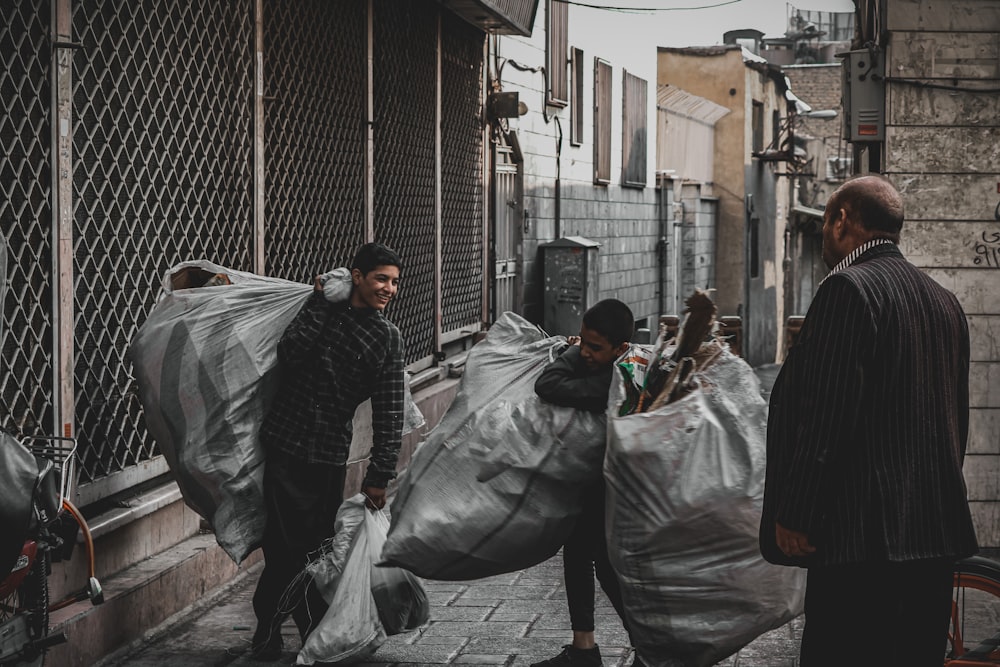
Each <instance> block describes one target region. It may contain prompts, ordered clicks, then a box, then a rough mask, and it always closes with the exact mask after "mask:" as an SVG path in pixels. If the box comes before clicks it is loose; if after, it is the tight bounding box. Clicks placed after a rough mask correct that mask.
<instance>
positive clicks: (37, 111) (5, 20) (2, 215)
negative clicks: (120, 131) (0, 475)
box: [0, 0, 55, 434]
mask: <svg viewBox="0 0 1000 667" xmlns="http://www.w3.org/2000/svg"><path fill="white" fill-rule="evenodd" d="M49 5H50V3H49V0H3V2H0V65H2V67H0V105H2V106H3V108H2V112H0V149H2V150H3V156H2V157H0V234H3V236H4V238H5V239H6V245H7V262H6V270H7V274H6V279H7V290H6V298H5V299H3V302H2V303H0V317H2V318H3V322H2V323H0V426H3V427H4V428H7V429H10V430H20V431H22V432H26V433H32V434H34V433H36V432H50V431H51V428H52V424H53V423H54V421H55V416H54V414H53V400H54V397H53V349H52V339H53V326H52V303H53V295H52V232H51V229H52V227H51V225H52V205H51V196H52V191H51V183H52V178H51V173H50V172H51V168H50V163H51V145H52V129H51V125H50V106H51V105H50V100H51V99H52V92H51V87H50V85H51V84H50V72H51V58H50V54H51V52H52V50H51V46H50V40H49V21H50V18H49Z"/></svg>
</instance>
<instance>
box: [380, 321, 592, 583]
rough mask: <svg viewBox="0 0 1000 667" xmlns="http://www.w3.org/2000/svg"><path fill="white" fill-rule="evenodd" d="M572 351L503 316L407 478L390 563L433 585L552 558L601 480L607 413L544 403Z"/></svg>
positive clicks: (474, 355) (476, 350)
mask: <svg viewBox="0 0 1000 667" xmlns="http://www.w3.org/2000/svg"><path fill="white" fill-rule="evenodd" d="M565 344H566V339H565V338H564V337H562V336H548V335H546V334H545V333H544V332H543V331H541V330H540V329H539V328H538V327H537V326H535V325H534V324H531V323H530V322H528V321H527V320H525V319H524V318H522V317H520V316H519V315H515V314H514V313H504V314H503V315H502V316H501V317H500V318H499V319H498V320H497V321H496V323H495V324H494V325H493V326H492V327H491V328H490V331H489V333H488V334H487V336H486V338H485V340H483V341H482V342H480V343H479V344H478V345H476V346H475V347H473V348H472V350H471V351H470V352H469V356H468V359H467V361H466V364H465V372H464V374H463V375H462V380H461V382H460V384H459V386H458V392H457V394H456V396H455V399H454V400H453V401H452V403H451V405H450V406H449V407H448V410H447V412H445V414H444V416H443V417H442V419H441V422H440V423H439V424H438V425H437V426H436V427H435V428H434V429H433V430H432V431H431V432H430V434H429V435H428V436H427V438H426V440H425V441H424V442H423V443H422V444H421V445H420V446H419V448H418V449H417V451H416V452H415V454H414V456H413V459H412V460H411V462H410V465H409V467H408V468H407V469H406V471H404V472H403V474H402V475H401V476H400V478H399V486H398V490H397V493H396V496H395V500H394V502H393V507H394V511H393V517H392V525H391V526H390V529H389V537H388V540H387V541H386V545H385V549H384V550H383V552H382V556H383V558H384V559H385V561H386V562H388V563H391V564H394V565H398V566H400V567H403V568H405V569H407V570H410V571H411V572H414V573H415V574H417V575H419V576H421V577H423V578H425V579H438V580H452V581H454V580H468V579H478V578H482V577H488V576H492V575H495V574H501V573H504V572H514V571H517V570H520V569H523V568H526V567H530V566H532V565H535V564H537V563H540V562H542V561H544V560H546V559H548V558H549V557H551V556H553V555H554V554H555V553H556V552H557V551H558V550H559V548H560V547H561V546H562V544H563V542H564V541H565V540H566V537H567V536H568V535H569V533H570V531H571V530H572V527H573V524H574V522H575V520H576V517H577V515H578V514H579V508H580V504H581V501H580V493H581V489H583V488H584V487H585V486H586V485H587V484H588V483H590V482H592V481H594V480H597V479H600V474H601V462H602V460H603V456H604V444H605V439H606V426H605V424H606V422H605V417H604V415H602V414H593V413H588V412H585V411H582V410H574V409H572V408H564V407H559V406H555V405H552V404H551V403H546V402H545V401H543V400H541V399H540V398H538V396H537V395H536V394H535V389H534V385H535V379H536V378H537V377H538V376H539V375H540V374H541V372H542V370H543V369H544V368H545V366H546V365H547V364H548V363H549V362H550V361H551V360H552V359H553V358H554V355H555V354H556V353H557V351H559V350H561V348H562V347H563V346H564V345H565Z"/></svg>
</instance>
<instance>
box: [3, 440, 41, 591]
mask: <svg viewBox="0 0 1000 667" xmlns="http://www.w3.org/2000/svg"><path fill="white" fill-rule="evenodd" d="M38 475H39V470H38V463H36V461H35V457H34V455H33V454H32V453H31V452H29V451H28V449H27V448H26V447H25V446H24V445H22V444H21V442H20V441H19V440H18V439H17V438H15V437H14V436H12V435H11V434H9V433H7V432H6V431H2V430H0V576H2V577H6V576H7V575H8V574H9V573H10V571H11V569H12V568H13V567H14V564H15V563H16V562H17V557H18V555H19V554H20V553H21V547H22V546H23V545H24V538H25V537H27V535H28V526H29V524H30V521H31V517H32V503H33V500H34V494H35V486H36V484H37V482H38Z"/></svg>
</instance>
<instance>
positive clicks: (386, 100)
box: [374, 0, 438, 362]
mask: <svg viewBox="0 0 1000 667" xmlns="http://www.w3.org/2000/svg"><path fill="white" fill-rule="evenodd" d="M437 16H438V15H437V12H436V11H431V10H429V9H428V6H427V4H426V3H422V2H421V3H417V2H412V1H410V0H378V1H377V2H375V17H374V19H375V21H374V22H375V35H374V50H375V59H374V101H375V104H374V113H375V200H374V214H375V240H376V241H381V242H382V243H385V244H387V245H389V246H390V247H392V248H393V249H395V250H396V251H397V252H399V253H400V255H401V256H402V258H403V274H402V275H403V277H402V281H401V283H400V290H399V299H398V300H397V301H395V303H393V304H392V305H390V306H389V310H387V311H386V314H387V315H388V317H389V319H391V320H392V321H393V322H395V323H396V325H397V326H398V327H399V328H400V331H402V333H403V339H404V340H405V341H406V361H407V362H413V361H414V360H417V359H424V358H426V357H428V356H430V355H431V354H433V352H434V351H435V350H434V347H435V346H434V327H433V321H434V320H433V318H434V313H435V310H436V308H435V294H434V290H435V283H436V278H435V266H436V257H435V255H436V250H435V246H436V243H435V238H436V235H437V234H436V221H435V175H434V169H435V158H434V151H435V140H434V124H435V122H436V117H435V116H436V113H435V106H436V101H435V98H436V93H435V91H436V85H437V33H438V28H437ZM429 325H430V326H429Z"/></svg>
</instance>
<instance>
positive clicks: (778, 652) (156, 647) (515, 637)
mask: <svg viewBox="0 0 1000 667" xmlns="http://www.w3.org/2000/svg"><path fill="white" fill-rule="evenodd" d="M259 571H260V566H259V565H256V566H254V567H252V568H250V569H248V570H247V571H246V572H245V573H244V574H241V575H240V576H239V577H237V578H236V579H235V580H234V581H233V582H232V583H231V584H229V585H227V586H226V587H223V588H222V589H220V590H218V591H215V592H212V593H211V594H210V596H209V597H206V598H205V599H203V600H202V601H201V602H199V603H198V604H196V605H194V606H193V607H192V608H189V609H188V610H186V611H185V612H182V613H181V614H178V615H177V616H176V617H175V618H173V619H171V620H169V621H168V622H167V623H165V624H163V625H161V626H160V627H158V628H155V629H154V630H153V631H151V632H150V633H149V634H148V635H147V636H146V637H145V638H144V640H143V641H142V642H140V643H137V645H133V646H132V647H131V650H128V649H126V650H124V651H122V652H119V653H118V654H115V655H112V656H108V657H107V658H105V659H104V660H103V661H102V662H101V663H100V667H125V666H127V667H209V666H212V667H222V666H223V665H237V666H240V665H254V666H256V665H263V664H272V665H289V664H293V663H294V662H295V656H296V653H297V650H298V648H299V639H298V633H297V632H296V630H295V626H294V624H293V623H291V622H290V621H289V622H288V623H286V624H285V626H284V628H283V634H284V637H285V648H286V650H285V653H284V654H283V655H282V658H281V660H280V661H278V662H276V663H260V662H256V661H254V660H251V659H250V658H249V656H248V652H249V645H250V637H251V635H252V634H253V628H254V616H253V608H252V605H251V597H252V596H253V589H254V586H255V584H256V582H257V576H258V574H259ZM424 585H425V588H426V590H427V593H428V597H429V599H430V602H431V620H430V622H429V623H428V624H427V625H426V626H424V627H422V628H421V629H420V630H417V631H415V632H410V633H406V634H402V635H396V636H394V637H390V638H389V639H388V640H387V641H386V642H385V644H383V645H382V646H381V648H379V650H378V652H377V653H376V654H375V656H374V657H373V658H372V660H371V662H370V663H366V664H369V665H414V666H416V665H443V664H450V665H504V666H505V667H513V666H522V665H529V664H531V663H533V662H537V661H539V660H543V659H545V658H549V657H552V656H553V655H555V654H556V653H558V652H559V650H560V649H561V646H562V645H563V644H566V643H568V642H569V640H570V638H571V636H572V635H571V632H570V629H569V616H568V614H567V611H566V596H565V592H564V589H563V584H562V562H561V557H560V556H559V555H556V556H554V557H553V558H551V559H549V560H548V561H546V562H544V563H542V564H540V565H536V566H535V567H532V568H530V569H527V570H523V571H521V572H514V573H511V574H507V575H501V576H497V577H491V578H488V579H478V580H475V581H469V582H442V581H427V582H425V583H424ZM802 621H803V619H802V617H801V616H800V617H798V618H796V619H794V620H792V621H791V622H789V623H788V624H786V625H784V626H782V627H780V628H777V629H775V630H772V631H770V632H767V633H765V634H763V635H761V636H760V637H758V638H757V639H756V640H754V641H753V642H751V643H750V644H748V645H747V646H745V647H744V648H743V649H742V650H740V651H739V652H738V653H737V654H735V655H733V656H730V657H729V658H727V659H726V660H724V661H723V662H721V663H719V665H720V666H723V667H795V666H796V665H797V664H798V653H799V638H800V636H801V630H802ZM596 635H597V641H598V643H599V644H600V646H601V653H602V656H603V658H604V665H605V667H626V666H627V665H630V664H631V662H632V654H631V651H630V650H629V648H628V639H627V637H626V635H625V631H624V629H623V628H622V624H621V622H620V621H619V620H618V616H617V615H616V614H615V611H614V609H613V608H612V607H611V604H610V603H609V602H608V601H607V600H606V599H605V598H604V597H603V595H601V596H599V598H598V606H597V628H596Z"/></svg>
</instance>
